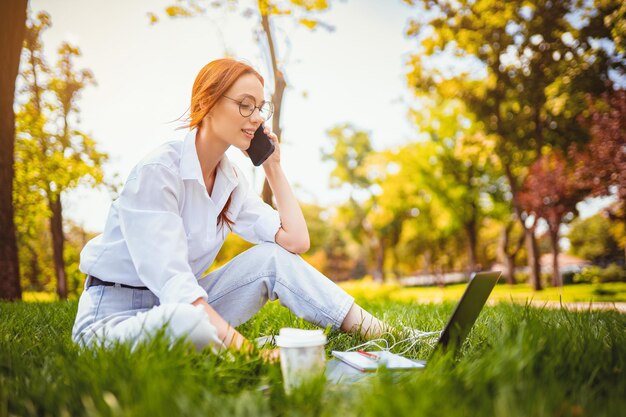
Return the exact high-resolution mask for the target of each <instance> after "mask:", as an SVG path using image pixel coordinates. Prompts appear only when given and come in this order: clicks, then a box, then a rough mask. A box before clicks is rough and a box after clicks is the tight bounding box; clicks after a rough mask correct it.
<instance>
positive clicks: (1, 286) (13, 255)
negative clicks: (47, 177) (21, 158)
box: [0, 0, 28, 300]
mask: <svg viewBox="0 0 626 417" xmlns="http://www.w3.org/2000/svg"><path fill="white" fill-rule="evenodd" d="M27 3H28V2H27V0H11V1H3V2H1V3H0V65H1V67H0V68H1V69H0V299H4V300H19V299H21V298H22V289H21V287H20V268H19V260H18V256H17V242H16V237H15V221H14V219H13V177H14V175H15V172H14V170H13V164H14V150H15V113H14V111H13V101H14V98H15V79H16V78H17V74H18V71H19V66H20V52H21V50H22V42H23V41H24V32H25V28H26V25H25V22H26V6H27Z"/></svg>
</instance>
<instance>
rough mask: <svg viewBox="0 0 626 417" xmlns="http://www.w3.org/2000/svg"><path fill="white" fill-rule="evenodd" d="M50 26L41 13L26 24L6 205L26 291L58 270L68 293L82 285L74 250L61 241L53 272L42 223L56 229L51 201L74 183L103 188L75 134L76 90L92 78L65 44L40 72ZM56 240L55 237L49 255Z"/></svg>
mask: <svg viewBox="0 0 626 417" xmlns="http://www.w3.org/2000/svg"><path fill="white" fill-rule="evenodd" d="M50 25H51V21H50V16H49V15H48V14H47V13H45V12H40V13H39V14H38V15H37V16H35V17H30V18H29V20H28V21H27V28H26V37H25V41H24V49H23V59H22V64H21V68H20V79H19V84H18V85H19V86H20V88H19V90H18V94H17V96H16V104H17V105H18V108H17V111H16V132H15V133H16V143H15V178H14V192H13V204H14V208H15V224H16V229H17V240H18V247H19V253H20V270H21V275H22V282H23V283H25V284H26V286H27V287H26V288H29V289H32V290H41V289H50V287H51V286H55V285H56V284H57V282H56V281H57V280H56V278H57V277H55V271H58V268H63V267H65V268H66V270H67V272H68V274H69V278H70V288H71V289H73V290H74V291H75V290H76V289H78V288H79V284H78V282H79V281H80V280H82V278H81V277H79V275H80V274H79V272H78V252H79V251H80V247H76V246H73V245H72V242H68V246H69V247H68V250H69V253H61V259H64V260H65V261H66V264H65V265H57V266H56V267H55V265H54V261H53V259H54V258H53V247H55V246H54V245H53V243H54V242H53V239H52V237H51V236H53V235H52V234H51V231H50V230H51V228H52V224H53V223H52V222H50V219H52V218H57V219H60V222H59V223H60V224H62V216H63V213H62V205H61V204H57V202H59V201H60V199H61V197H62V194H63V193H64V192H65V191H67V190H71V189H72V188H75V187H77V186H79V185H81V184H85V185H91V186H95V185H99V184H102V183H103V171H102V164H103V163H104V162H105V161H106V160H107V155H106V154H105V153H103V152H100V151H99V150H97V148H96V143H95V140H94V139H93V138H91V137H90V136H89V135H87V134H85V133H84V132H82V131H80V130H78V128H77V125H78V120H79V115H80V108H79V107H78V100H79V99H80V96H81V93H82V90H84V89H85V88H86V87H87V86H89V85H93V84H95V81H94V77H93V74H92V73H91V72H90V71H89V70H85V69H83V70H77V69H76V68H75V65H74V60H75V59H76V58H78V57H80V55H81V54H80V50H79V49H78V48H77V47H75V46H72V45H70V44H68V43H66V42H65V43H62V44H61V46H60V47H59V48H58V61H57V63H56V64H55V66H54V67H53V68H51V67H49V66H48V64H47V63H46V60H45V59H44V50H43V43H42V40H41V38H42V34H43V32H44V31H45V30H46V29H47V28H48V27H49V26H50ZM68 226H69V225H68ZM59 233H63V231H62V230H59ZM64 241H65V239H64V238H63V236H61V237H60V242H56V243H57V245H56V248H59V247H62V245H63V243H65V242H64ZM67 262H69V263H67Z"/></svg>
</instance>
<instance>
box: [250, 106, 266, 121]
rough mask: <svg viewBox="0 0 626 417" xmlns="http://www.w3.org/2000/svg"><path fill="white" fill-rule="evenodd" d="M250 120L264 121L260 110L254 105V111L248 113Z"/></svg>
mask: <svg viewBox="0 0 626 417" xmlns="http://www.w3.org/2000/svg"><path fill="white" fill-rule="evenodd" d="M250 121H251V122H253V123H255V124H261V123H262V122H264V121H265V119H264V118H263V116H261V111H260V110H259V109H258V108H256V107H255V108H254V111H252V114H251V115H250Z"/></svg>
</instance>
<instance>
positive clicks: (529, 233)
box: [524, 225, 541, 291]
mask: <svg viewBox="0 0 626 417" xmlns="http://www.w3.org/2000/svg"><path fill="white" fill-rule="evenodd" d="M524 235H525V237H526V251H527V252H528V268H529V271H528V281H529V283H530V285H532V287H533V289H534V290H535V291H540V290H541V266H540V265H539V249H538V248H537V239H536V238H535V226H534V225H533V227H529V228H526V229H524Z"/></svg>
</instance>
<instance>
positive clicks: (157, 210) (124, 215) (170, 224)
mask: <svg viewBox="0 0 626 417" xmlns="http://www.w3.org/2000/svg"><path fill="white" fill-rule="evenodd" d="M183 192H184V189H183V185H182V181H181V180H180V178H179V177H178V176H177V175H176V174H175V173H174V172H173V171H172V170H170V169H169V168H167V167H166V166H165V165H161V164H148V165H144V166H142V167H140V168H138V170H137V172H136V175H135V176H131V178H130V179H129V180H128V181H127V182H126V184H125V185H124V189H123V190H122V193H121V194H120V197H119V199H118V213H119V220H120V227H121V231H122V235H123V236H124V239H125V241H126V245H127V247H128V251H129V253H130V257H131V259H132V261H133V264H134V266H135V269H136V270H137V274H138V275H139V278H140V279H141V281H142V282H143V283H144V284H145V285H146V287H148V288H149V289H150V291H152V292H153V293H154V294H155V295H156V296H157V297H159V300H160V302H161V304H169V303H192V302H193V301H195V300H197V299H198V298H203V299H204V300H207V298H208V297H207V293H206V291H204V289H203V288H202V287H201V286H200V285H199V284H198V281H197V279H196V277H195V275H194V274H193V272H192V270H191V267H190V265H189V261H188V256H187V250H188V248H187V236H186V233H185V229H184V226H183V221H182V218H181V216H180V214H179V213H180V212H179V207H178V204H179V199H180V196H181V194H182V193H183Z"/></svg>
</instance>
